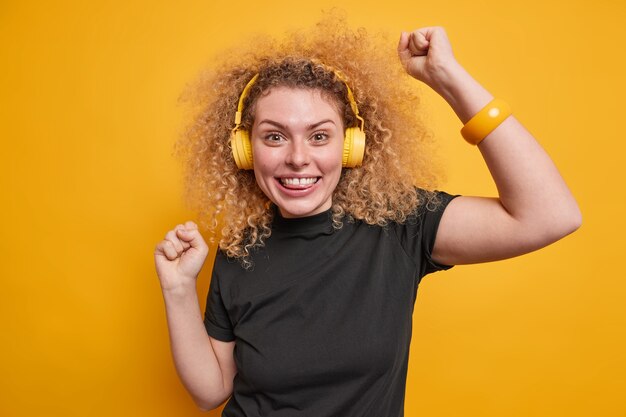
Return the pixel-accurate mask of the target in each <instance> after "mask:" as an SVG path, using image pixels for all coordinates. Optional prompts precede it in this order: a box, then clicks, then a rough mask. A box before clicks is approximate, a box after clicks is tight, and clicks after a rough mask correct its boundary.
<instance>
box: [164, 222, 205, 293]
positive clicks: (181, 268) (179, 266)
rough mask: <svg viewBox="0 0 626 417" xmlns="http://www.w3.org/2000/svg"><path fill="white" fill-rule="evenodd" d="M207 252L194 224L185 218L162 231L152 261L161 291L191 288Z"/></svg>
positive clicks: (194, 283)
mask: <svg viewBox="0 0 626 417" xmlns="http://www.w3.org/2000/svg"><path fill="white" fill-rule="evenodd" d="M208 253H209V247H208V246H207V244H206V243H205V242H204V239H203V238H202V235H200V231H198V226H197V225H196V224H195V223H193V222H191V221H189V222H187V223H185V224H184V225H182V224H179V225H178V226H176V227H175V228H174V229H173V230H170V231H169V232H167V234H166V235H165V239H164V240H162V241H161V242H159V244H158V245H157V246H156V248H155V250H154V261H155V263H156V270H157V274H158V275H159V280H160V281H161V288H162V289H163V291H166V290H167V291H170V290H177V289H185V288H188V287H190V286H193V287H194V288H195V285H196V278H197V276H198V274H199V273H200V270H201V269H202V265H203V264H204V261H205V259H206V257H207V254H208Z"/></svg>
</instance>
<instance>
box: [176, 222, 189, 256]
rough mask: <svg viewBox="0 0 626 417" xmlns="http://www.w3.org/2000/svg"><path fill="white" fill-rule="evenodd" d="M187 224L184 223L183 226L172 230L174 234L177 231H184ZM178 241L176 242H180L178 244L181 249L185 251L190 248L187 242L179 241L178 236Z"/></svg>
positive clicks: (177, 226)
mask: <svg viewBox="0 0 626 417" xmlns="http://www.w3.org/2000/svg"><path fill="white" fill-rule="evenodd" d="M186 225H187V223H185V226H183V225H182V224H179V225H176V227H175V228H174V234H176V233H177V232H178V231H179V230H186V227H187V226H186ZM176 238H177V239H178V241H179V242H180V244H181V245H182V247H183V250H187V249H189V248H190V247H191V245H190V244H189V242H186V241H184V240H181V239H179V238H178V236H177V237H176Z"/></svg>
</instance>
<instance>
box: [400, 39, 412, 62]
mask: <svg viewBox="0 0 626 417" xmlns="http://www.w3.org/2000/svg"><path fill="white" fill-rule="evenodd" d="M398 57H399V58H400V62H402V65H404V66H405V67H406V61H408V60H409V59H410V58H411V51H410V50H409V33H408V32H402V33H401V34H400V41H399V42H398Z"/></svg>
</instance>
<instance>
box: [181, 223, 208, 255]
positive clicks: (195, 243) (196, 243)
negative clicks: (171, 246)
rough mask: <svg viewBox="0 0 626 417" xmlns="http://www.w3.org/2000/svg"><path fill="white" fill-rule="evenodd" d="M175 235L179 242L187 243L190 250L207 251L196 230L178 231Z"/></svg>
mask: <svg viewBox="0 0 626 417" xmlns="http://www.w3.org/2000/svg"><path fill="white" fill-rule="evenodd" d="M176 234H177V236H178V237H179V238H180V239H181V240H183V241H185V242H188V243H189V244H190V245H191V247H192V248H194V249H198V250H199V251H201V252H207V251H208V246H207V244H206V243H205V242H204V239H203V238H202V235H201V234H200V232H199V231H198V230H183V229H179V230H177V231H176Z"/></svg>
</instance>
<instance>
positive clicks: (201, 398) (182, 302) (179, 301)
mask: <svg viewBox="0 0 626 417" xmlns="http://www.w3.org/2000/svg"><path fill="white" fill-rule="evenodd" d="M163 298H164V300H165V308H166V314H167V324H168V328H169V335H170V344H171V348H172V355H173V357H174V364H175V366H176V370H177V371H178V375H179V376H180V379H181V380H182V382H183V384H184V385H185V387H186V388H187V390H188V391H189V393H190V394H191V396H192V397H193V398H194V401H195V402H196V404H197V405H198V406H199V407H200V408H201V409H204V410H210V409H213V408H215V407H217V406H218V405H219V404H221V403H222V402H223V401H224V400H225V399H226V398H227V397H228V395H229V394H228V393H227V392H226V389H225V384H224V380H223V375H222V371H221V369H220V366H219V362H218V360H217V357H216V355H215V352H214V351H213V347H212V346H211V342H210V340H209V337H208V335H207V332H206V329H205V327H204V323H203V320H202V315H201V312H200V306H199V304H198V298H197V294H196V291H195V289H189V290H188V291H177V292H176V293H174V292H170V291H164V292H163Z"/></svg>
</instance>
